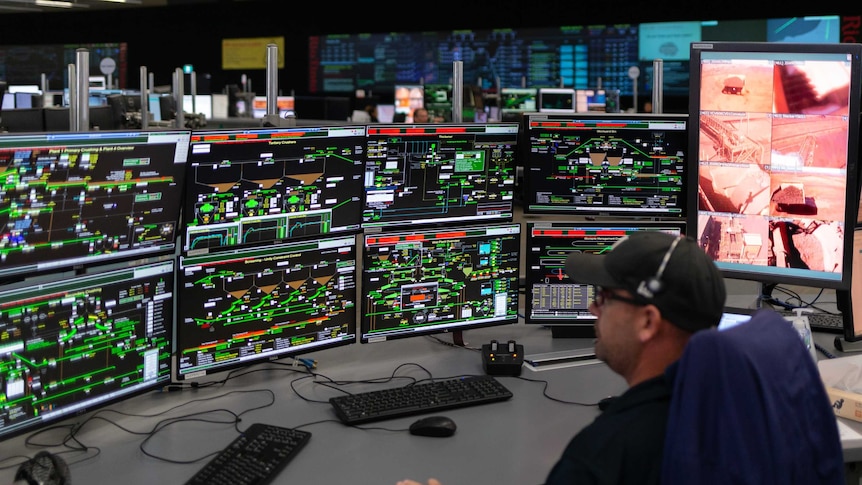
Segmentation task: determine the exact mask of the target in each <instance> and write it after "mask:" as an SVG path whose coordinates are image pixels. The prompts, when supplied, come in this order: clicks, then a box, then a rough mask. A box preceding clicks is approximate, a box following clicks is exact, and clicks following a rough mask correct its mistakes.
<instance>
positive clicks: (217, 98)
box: [212, 93, 230, 120]
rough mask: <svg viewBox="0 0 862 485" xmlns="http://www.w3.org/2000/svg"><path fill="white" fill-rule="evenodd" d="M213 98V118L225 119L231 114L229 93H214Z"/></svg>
mask: <svg viewBox="0 0 862 485" xmlns="http://www.w3.org/2000/svg"><path fill="white" fill-rule="evenodd" d="M212 98H213V119H216V120H223V119H226V118H227V117H228V115H229V112H230V110H229V107H228V95H227V94H218V93H214V94H212Z"/></svg>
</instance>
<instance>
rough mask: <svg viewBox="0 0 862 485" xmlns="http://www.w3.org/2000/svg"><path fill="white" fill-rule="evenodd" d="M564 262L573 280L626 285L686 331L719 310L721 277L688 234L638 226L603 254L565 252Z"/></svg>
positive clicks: (713, 318)
mask: <svg viewBox="0 0 862 485" xmlns="http://www.w3.org/2000/svg"><path fill="white" fill-rule="evenodd" d="M565 268H566V275H567V276H568V277H569V279H571V280H572V281H574V282H576V283H585V284H590V285H596V286H601V287H605V288H619V289H624V290H628V291H629V292H630V293H631V294H632V295H633V296H634V297H635V299H636V300H637V301H640V302H643V303H650V304H653V305H655V306H656V307H658V309H659V310H661V313H662V316H663V317H664V318H666V319H667V320H668V321H670V322H671V323H673V324H674V325H676V326H677V327H680V328H682V329H685V330H688V331H691V332H694V331H697V330H702V329H705V328H710V327H715V326H717V325H718V322H719V321H720V320H721V315H722V312H723V311H724V303H725V299H726V296H727V294H726V290H725V287H724V278H723V277H722V275H721V272H720V271H719V270H718V268H717V267H716V266H715V263H714V262H713V261H712V259H711V258H710V257H709V255H707V254H706V253H705V252H704V251H703V250H702V249H701V248H700V246H698V244H697V242H696V241H695V240H694V239H692V238H688V237H684V236H674V235H671V234H667V233H664V232H661V231H638V232H634V233H632V234H630V235H628V236H626V237H623V238H622V239H620V240H619V241H617V242H616V243H615V244H614V245H613V246H612V248H611V250H610V251H609V252H607V253H605V254H593V253H570V254H569V255H568V257H567V258H566V267H565Z"/></svg>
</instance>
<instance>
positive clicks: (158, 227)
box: [0, 130, 191, 278]
mask: <svg viewBox="0 0 862 485" xmlns="http://www.w3.org/2000/svg"><path fill="white" fill-rule="evenodd" d="M190 137H191V132H190V131H187V130H165V131H157V132H156V131H154V132H145V131H140V130H139V131H105V132H102V131H89V132H74V133H58V132H55V133H36V134H20V135H19V134H9V135H4V136H3V137H0V166H3V167H4V168H5V171H6V180H5V185H4V190H3V191H2V192H0V207H3V208H4V209H5V210H3V211H2V212H0V227H2V228H3V229H2V232H0V278H3V277H10V276H15V275H32V274H35V273H39V272H43V271H48V270H50V271H61V270H64V269H68V268H70V267H82V266H87V265H93V264H97V263H99V264H101V263H106V262H108V261H111V260H115V259H122V258H133V257H134V258H140V257H143V256H147V255H151V254H154V253H164V252H173V250H174V248H175V247H176V237H177V233H176V229H177V225H178V223H179V218H180V206H181V205H182V188H183V186H184V184H183V182H184V177H185V173H186V156H187V154H188V145H189V138H190Z"/></svg>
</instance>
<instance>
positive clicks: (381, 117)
mask: <svg viewBox="0 0 862 485" xmlns="http://www.w3.org/2000/svg"><path fill="white" fill-rule="evenodd" d="M393 116H395V105H394V104H378V105H377V121H378V122H380V123H392V121H393Z"/></svg>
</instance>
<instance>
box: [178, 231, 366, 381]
mask: <svg viewBox="0 0 862 485" xmlns="http://www.w3.org/2000/svg"><path fill="white" fill-rule="evenodd" d="M356 238H357V236H356V235H355V234H341V235H325V236H321V237H318V238H316V239H314V240H300V241H291V242H287V243H284V244H269V245H266V246H261V247H258V248H246V249H229V250H224V251H221V252H217V253H211V254H200V255H194V256H186V255H180V258H179V268H178V270H177V274H178V276H177V277H178V281H179V283H178V285H177V287H178V289H179V290H180V291H179V297H178V298H177V301H178V305H177V308H178V310H177V313H178V315H179V316H178V317H177V325H176V338H175V343H176V365H175V375H176V379H177V380H187V379H197V378H201V377H204V376H207V375H210V374H214V373H219V372H223V371H226V370H230V369H235V368H239V367H244V366H250V365H253V364H257V363H262V362H266V361H271V360H277V359H282V358H286V357H293V356H296V355H298V354H300V353H306V352H314V351H318V350H323V349H328V348H333V347H340V346H343V345H348V344H353V343H355V342H356V325H357V324H356V322H357V305H356V298H357V297H358V294H357V283H358V280H359V274H358V266H357V239H356Z"/></svg>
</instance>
